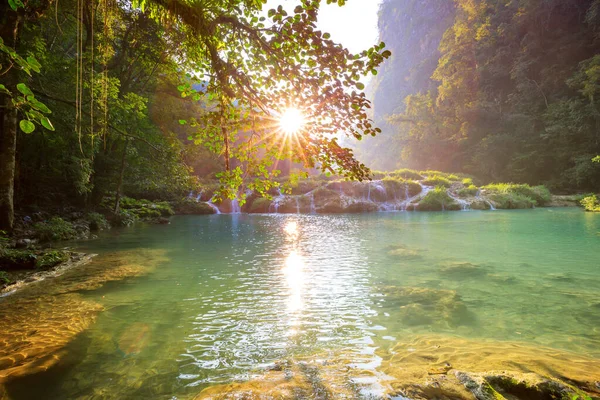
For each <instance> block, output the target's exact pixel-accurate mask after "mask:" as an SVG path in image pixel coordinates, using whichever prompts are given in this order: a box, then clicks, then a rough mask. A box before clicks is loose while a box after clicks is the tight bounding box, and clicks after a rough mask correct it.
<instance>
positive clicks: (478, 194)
mask: <svg viewBox="0 0 600 400" xmlns="http://www.w3.org/2000/svg"><path fill="white" fill-rule="evenodd" d="M475 198H476V199H477V200H483V201H484V202H485V204H487V205H488V206H490V210H491V211H496V207H494V205H493V204H492V202H491V201H489V200H486V199H484V198H483V197H481V189H480V190H478V191H477V194H476V195H475Z"/></svg>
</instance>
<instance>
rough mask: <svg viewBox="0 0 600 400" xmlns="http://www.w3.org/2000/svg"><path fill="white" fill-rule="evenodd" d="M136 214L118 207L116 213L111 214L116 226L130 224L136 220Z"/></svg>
mask: <svg viewBox="0 0 600 400" xmlns="http://www.w3.org/2000/svg"><path fill="white" fill-rule="evenodd" d="M137 219H138V218H137V215H136V214H134V213H132V212H130V211H128V210H123V209H120V210H119V212H118V213H116V214H113V217H112V220H113V221H114V223H115V224H116V225H118V226H131V225H133V224H134V223H135V221H137Z"/></svg>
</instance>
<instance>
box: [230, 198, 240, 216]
mask: <svg viewBox="0 0 600 400" xmlns="http://www.w3.org/2000/svg"><path fill="white" fill-rule="evenodd" d="M241 212H242V208H241V207H240V202H239V201H238V199H237V197H236V198H235V199H233V200H231V213H232V214H240V213H241Z"/></svg>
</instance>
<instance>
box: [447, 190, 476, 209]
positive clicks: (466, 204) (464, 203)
mask: <svg viewBox="0 0 600 400" xmlns="http://www.w3.org/2000/svg"><path fill="white" fill-rule="evenodd" d="M448 196H450V198H452V200H454V201H455V202H457V203H458V204H459V205H460V208H461V210H462V211H468V210H470V209H471V203H469V202H468V201H466V200H463V199H461V198H459V197H458V196H455V195H454V194H453V193H452V192H450V191H448Z"/></svg>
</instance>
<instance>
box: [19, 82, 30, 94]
mask: <svg viewBox="0 0 600 400" xmlns="http://www.w3.org/2000/svg"><path fill="white" fill-rule="evenodd" d="M17 90H18V91H19V92H21V93H23V94H24V95H25V96H27V95H32V94H33V92H32V91H31V89H29V88H28V87H27V85H26V84H24V83H19V84H17Z"/></svg>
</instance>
